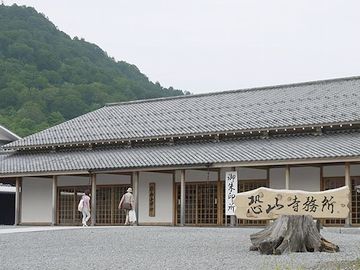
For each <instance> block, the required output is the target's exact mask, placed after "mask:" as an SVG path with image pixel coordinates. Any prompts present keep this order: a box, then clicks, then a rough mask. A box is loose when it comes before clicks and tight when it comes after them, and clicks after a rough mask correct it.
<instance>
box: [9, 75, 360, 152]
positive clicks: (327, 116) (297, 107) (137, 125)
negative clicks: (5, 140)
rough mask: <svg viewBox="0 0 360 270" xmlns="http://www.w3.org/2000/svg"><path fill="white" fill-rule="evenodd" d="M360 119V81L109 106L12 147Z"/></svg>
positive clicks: (286, 86)
mask: <svg viewBox="0 0 360 270" xmlns="http://www.w3.org/2000/svg"><path fill="white" fill-rule="evenodd" d="M359 120H360V77H353V78H344V79H337V80H328V81H318V82H310V83H302V84H293V85H284V86H274V87H264V88H255V89H247V90H246V89H245V90H237V91H227V92H219V93H210V94H203V95H193V96H185V97H176V98H165V99H156V100H147V101H146V100H145V101H137V102H127V103H120V104H115V105H111V106H105V107H103V108H100V109H98V110H96V111H94V112H90V113H88V114H85V115H83V116H80V117H77V118H75V119H73V120H70V121H67V122H65V123H63V124H60V125H58V126H55V127H52V128H49V129H46V130H44V131H42V132H39V133H36V134H34V135H31V136H28V137H26V138H24V139H22V140H19V141H16V142H13V143H11V144H9V145H8V147H11V146H12V147H24V146H37V145H57V144H70V143H83V142H97V141H110V140H122V139H124V140H125V139H136V138H151V137H163V136H180V135H188V134H203V133H217V132H228V131H244V130H251V129H267V128H280V127H294V126H306V125H321V124H326V123H330V124H333V123H343V122H354V121H359Z"/></svg>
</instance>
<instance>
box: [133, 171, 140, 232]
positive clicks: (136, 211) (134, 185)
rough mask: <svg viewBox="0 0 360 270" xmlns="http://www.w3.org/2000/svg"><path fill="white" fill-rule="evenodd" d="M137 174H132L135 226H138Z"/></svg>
mask: <svg viewBox="0 0 360 270" xmlns="http://www.w3.org/2000/svg"><path fill="white" fill-rule="evenodd" d="M139 176H140V175H139V172H133V173H132V185H133V189H134V200H135V214H136V222H135V224H136V225H138V224H139V207H138V205H139V201H138V200H139Z"/></svg>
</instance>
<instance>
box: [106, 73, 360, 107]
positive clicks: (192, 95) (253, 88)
mask: <svg viewBox="0 0 360 270" xmlns="http://www.w3.org/2000/svg"><path fill="white" fill-rule="evenodd" d="M352 80H360V76H350V77H342V78H335V79H323V80H314V81H305V82H298V83H288V84H276V85H268V86H260V87H250V88H243V89H235V90H225V91H219V92H211V93H202V94H190V95H183V96H173V97H161V98H151V99H139V100H131V101H122V102H112V103H106V104H105V106H104V107H111V106H118V105H127V104H137V103H147V102H157V101H164V100H174V99H183V98H197V97H204V96H216V95H222V94H228V93H237V92H250V91H262V90H270V89H274V88H280V89H281V88H287V87H298V86H304V85H314V84H324V83H331V82H338V81H352Z"/></svg>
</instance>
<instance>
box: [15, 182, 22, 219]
mask: <svg viewBox="0 0 360 270" xmlns="http://www.w3.org/2000/svg"><path fill="white" fill-rule="evenodd" d="M20 203H21V178H20V177H16V193H15V224H14V225H15V226H16V225H19V224H20V223H21V205H20Z"/></svg>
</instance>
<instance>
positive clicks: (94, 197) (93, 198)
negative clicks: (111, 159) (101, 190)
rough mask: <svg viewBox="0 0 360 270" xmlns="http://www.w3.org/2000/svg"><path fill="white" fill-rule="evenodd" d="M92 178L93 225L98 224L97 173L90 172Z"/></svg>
mask: <svg viewBox="0 0 360 270" xmlns="http://www.w3.org/2000/svg"><path fill="white" fill-rule="evenodd" d="M90 178H91V226H95V224H96V174H90Z"/></svg>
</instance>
